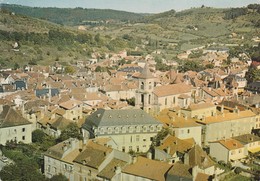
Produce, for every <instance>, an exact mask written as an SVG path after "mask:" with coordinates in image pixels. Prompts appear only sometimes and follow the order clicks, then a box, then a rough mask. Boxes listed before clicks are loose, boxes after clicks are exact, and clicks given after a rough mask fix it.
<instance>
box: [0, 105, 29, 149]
mask: <svg viewBox="0 0 260 181" xmlns="http://www.w3.org/2000/svg"><path fill="white" fill-rule="evenodd" d="M7 141H14V142H17V143H18V142H23V143H31V142H32V123H31V122H29V121H28V120H26V119H25V118H23V117H22V115H20V114H19V113H18V112H17V111H16V110H14V109H13V108H12V107H10V106H8V105H5V106H3V111H2V112H1V114H0V144H2V145H5V144H6V142H7Z"/></svg>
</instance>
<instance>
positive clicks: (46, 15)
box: [1, 4, 144, 26]
mask: <svg viewBox="0 0 260 181" xmlns="http://www.w3.org/2000/svg"><path fill="white" fill-rule="evenodd" d="M1 8H2V9H5V10H8V11H10V12H14V13H16V14H21V15H26V16H30V17H35V18H40V19H44V20H48V21H51V22H54V23H57V24H62V25H70V26H74V25H81V24H104V23H107V22H109V21H119V22H128V21H134V20H137V19H140V18H142V17H143V16H144V15H142V14H137V13H130V12H125V11H116V10H111V9H83V8H38V7H27V6H20V5H9V4H2V5H1Z"/></svg>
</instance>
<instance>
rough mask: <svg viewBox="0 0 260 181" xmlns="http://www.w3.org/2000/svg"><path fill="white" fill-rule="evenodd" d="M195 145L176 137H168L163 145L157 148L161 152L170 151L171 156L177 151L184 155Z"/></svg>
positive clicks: (163, 141)
mask: <svg viewBox="0 0 260 181" xmlns="http://www.w3.org/2000/svg"><path fill="white" fill-rule="evenodd" d="M193 145H194V143H193V144H192V143H190V142H187V141H185V140H181V139H179V138H177V137H175V136H171V135H168V136H167V137H166V138H164V139H163V140H162V143H161V145H160V146H158V147H157V148H158V149H160V150H167V149H169V151H170V153H169V154H170V155H173V154H175V153H176V152H177V151H178V152H181V153H184V152H185V151H187V150H189V149H191V148H192V147H193Z"/></svg>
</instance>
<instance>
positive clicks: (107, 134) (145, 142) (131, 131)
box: [82, 109, 162, 152]
mask: <svg viewBox="0 0 260 181" xmlns="http://www.w3.org/2000/svg"><path fill="white" fill-rule="evenodd" d="M161 129H162V123H160V122H159V121H157V120H156V119H154V118H153V117H151V116H150V115H149V114H147V113H146V112H144V111H143V110H141V109H120V110H105V109H99V110H97V111H96V112H94V113H92V114H91V115H90V116H89V117H87V119H86V121H85V123H84V124H83V126H82V132H83V137H84V138H85V139H89V138H111V139H113V140H114V142H115V143H116V144H117V147H116V148H115V149H118V150H121V151H123V152H129V151H131V150H133V151H136V152H146V151H148V150H149V148H150V145H151V143H152V140H153V137H154V136H156V135H157V133H158V132H159V131H160V130H161Z"/></svg>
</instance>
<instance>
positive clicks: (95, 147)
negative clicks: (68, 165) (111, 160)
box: [74, 141, 112, 169]
mask: <svg viewBox="0 0 260 181" xmlns="http://www.w3.org/2000/svg"><path fill="white" fill-rule="evenodd" d="M111 152H112V148H108V147H105V146H102V145H99V144H97V143H94V142H92V141H89V142H88V144H87V146H86V148H85V149H84V151H82V152H81V153H80V154H79V155H78V156H77V157H76V158H75V160H74V162H76V163H79V164H82V165H85V166H89V167H92V168H96V169H97V168H98V167H99V166H100V165H101V164H102V163H103V161H104V160H105V159H106V157H107V156H108V155H109V154H110V153H111Z"/></svg>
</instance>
